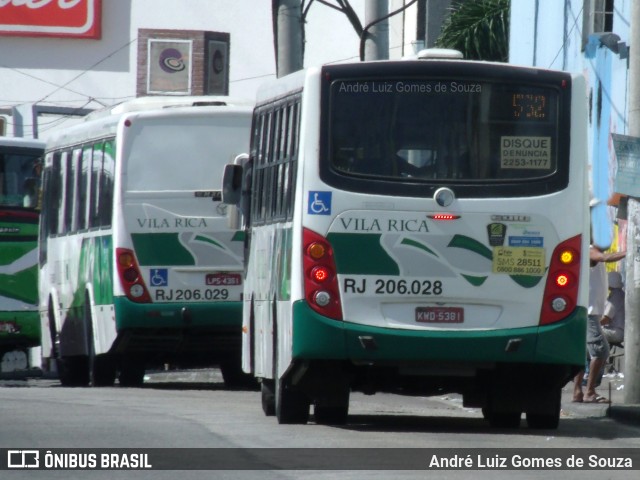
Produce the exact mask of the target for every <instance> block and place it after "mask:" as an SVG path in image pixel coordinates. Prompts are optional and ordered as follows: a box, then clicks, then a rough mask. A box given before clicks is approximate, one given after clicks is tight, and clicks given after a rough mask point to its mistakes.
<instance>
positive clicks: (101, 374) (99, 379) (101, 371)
mask: <svg viewBox="0 0 640 480" xmlns="http://www.w3.org/2000/svg"><path fill="white" fill-rule="evenodd" d="M116 374H117V372H116V362H115V359H114V358H113V357H112V356H111V355H109V354H106V353H103V354H100V355H96V356H95V357H93V365H92V368H91V383H92V385H93V386H94V387H112V386H113V385H114V383H115V382H116Z"/></svg>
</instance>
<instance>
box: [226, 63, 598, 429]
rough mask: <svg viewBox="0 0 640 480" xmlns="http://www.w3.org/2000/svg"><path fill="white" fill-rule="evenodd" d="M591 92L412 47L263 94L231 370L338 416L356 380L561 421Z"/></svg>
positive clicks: (579, 309)
mask: <svg viewBox="0 0 640 480" xmlns="http://www.w3.org/2000/svg"><path fill="white" fill-rule="evenodd" d="M585 91H586V90H585V84H584V80H583V79H582V78H581V77H580V76H572V75H570V74H568V73H563V72H553V71H546V70H540V69H528V68H520V67H514V66H511V65H505V64H490V63H480V62H467V61H462V60H416V61H402V62H371V63H360V64H342V65H330V66H324V67H322V68H319V69H309V70H307V71H305V72H298V73H296V74H293V75H291V76H289V77H285V78H283V79H280V80H277V81H275V82H274V83H271V84H269V85H267V86H265V87H264V88H263V89H262V90H261V91H260V92H259V95H258V98H257V104H256V109H255V112H254V120H253V127H252V128H253V131H252V144H251V150H250V158H249V161H248V162H247V164H246V166H245V168H244V175H245V181H244V184H243V185H242V188H241V190H242V199H241V201H240V206H241V208H242V209H243V211H244V213H245V215H246V216H247V219H246V221H245V222H246V223H247V225H248V228H247V235H248V243H249V249H248V258H247V270H246V281H245V285H244V318H243V325H244V328H243V332H244V333H245V335H244V337H243V368H244V370H245V371H246V372H250V373H252V374H253V375H255V376H256V377H258V378H260V379H262V389H263V397H262V399H263V408H264V410H265V412H266V413H267V414H274V413H275V414H276V415H277V417H278V421H279V422H281V423H304V422H306V421H307V420H308V418H309V407H310V405H313V406H314V413H315V421H316V422H318V423H340V422H345V421H346V419H347V413H348V403H349V392H350V391H352V390H360V391H364V392H368V393H373V392H376V391H390V392H398V393H405V394H435V393H438V394H440V393H444V392H449V391H453V392H460V393H462V395H463V398H464V403H465V405H468V406H475V407H481V408H482V410H483V413H484V414H485V416H486V417H487V419H488V420H489V421H490V422H491V424H492V425H506V426H516V425H518V424H519V423H520V417H521V414H522V413H526V415H527V420H528V423H529V425H530V426H532V427H538V428H539V427H555V426H557V422H558V418H559V414H560V392H561V388H562V386H563V385H564V384H565V383H566V382H567V381H568V380H569V379H570V378H571V376H572V375H573V374H574V373H575V372H576V371H577V370H578V369H579V368H580V367H581V366H582V365H584V359H585V324H586V304H587V283H586V281H585V278H586V277H585V276H586V275H587V263H586V262H587V257H588V255H587V254H586V253H587V251H588V250H587V247H588V241H589V239H588V206H587V204H588V187H587V181H586V178H587V176H586V172H587V164H586V158H587V155H586V141H585V138H586V137H585V135H586V126H585V118H586V115H587V113H586V98H585V97H586V94H585ZM229 168H230V169H232V168H234V169H235V168H236V167H229ZM229 178H231V177H229ZM235 178H236V179H237V178H240V174H239V173H236V175H235ZM246 178H248V179H249V180H246ZM234 187H235V188H236V189H238V188H240V187H239V185H238V182H237V181H236V185H235V186H234ZM230 189H231V190H233V188H231V187H230Z"/></svg>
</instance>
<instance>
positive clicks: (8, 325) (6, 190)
mask: <svg viewBox="0 0 640 480" xmlns="http://www.w3.org/2000/svg"><path fill="white" fill-rule="evenodd" d="M44 147H45V144H44V142H42V141H39V140H33V139H25V138H16V137H0V360H1V361H0V373H9V372H15V371H18V370H24V369H26V368H27V367H28V366H29V364H28V355H27V349H28V348H31V347H37V346H38V345H40V320H39V318H38V280H37V278H38V218H39V213H40V205H39V204H38V203H39V198H40V195H39V192H40V170H41V166H42V157H43V155H44Z"/></svg>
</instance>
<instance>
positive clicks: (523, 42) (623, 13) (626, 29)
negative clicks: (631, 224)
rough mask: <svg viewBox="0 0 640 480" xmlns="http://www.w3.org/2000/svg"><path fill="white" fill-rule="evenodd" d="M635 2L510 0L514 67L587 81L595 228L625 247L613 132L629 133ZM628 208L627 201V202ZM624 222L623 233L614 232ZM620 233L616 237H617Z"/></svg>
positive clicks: (599, 233)
mask: <svg viewBox="0 0 640 480" xmlns="http://www.w3.org/2000/svg"><path fill="white" fill-rule="evenodd" d="M631 3H632V0H562V1H558V0H517V1H512V2H511V30H510V32H511V33H510V39H509V41H510V45H509V47H510V56H509V61H510V63H513V64H519V65H527V66H536V67H541V68H551V69H560V70H567V71H571V72H575V73H582V74H584V75H585V77H586V78H587V92H585V95H587V96H588V98H589V118H588V122H589V130H588V142H589V143H588V145H589V166H590V180H591V191H592V195H593V197H595V199H597V200H598V201H600V203H598V204H597V206H596V207H595V209H594V222H593V225H594V228H595V229H597V230H598V232H597V234H598V236H599V237H600V238H605V239H606V238H608V239H609V241H610V242H612V243H615V242H616V241H617V242H618V247H619V248H621V249H625V247H626V246H625V240H626V231H625V222H624V221H620V222H618V221H617V218H616V217H617V216H624V213H623V212H619V211H618V210H622V209H616V208H610V207H607V204H608V205H609V206H611V205H615V206H618V205H619V201H620V199H619V197H618V196H617V195H615V187H614V182H615V177H616V169H617V161H616V155H615V150H614V142H613V140H612V138H613V137H612V134H623V135H624V134H628V110H629V109H628V98H629V88H630V83H629V37H630V30H631V26H630V18H631ZM623 206H624V201H623ZM616 223H619V225H620V227H621V228H620V230H618V231H616V230H615V229H612V228H611V227H612V225H614V224H616ZM616 235H617V237H618V238H617V239H616V238H615V237H616Z"/></svg>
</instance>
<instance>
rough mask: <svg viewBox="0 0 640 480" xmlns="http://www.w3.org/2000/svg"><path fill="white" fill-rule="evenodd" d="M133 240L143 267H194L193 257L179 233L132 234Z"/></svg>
mask: <svg viewBox="0 0 640 480" xmlns="http://www.w3.org/2000/svg"><path fill="white" fill-rule="evenodd" d="M131 239H132V240H133V246H134V249H135V251H136V257H137V258H138V262H139V263H140V265H141V266H147V265H153V266H160V265H161V266H167V267H168V266H193V265H195V264H196V261H195V259H194V258H193V255H191V253H189V251H188V250H187V249H186V248H184V246H183V245H182V243H180V239H179V238H178V234H177V233H132V234H131Z"/></svg>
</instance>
